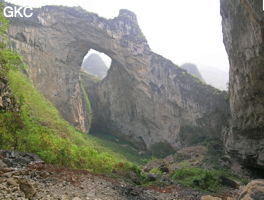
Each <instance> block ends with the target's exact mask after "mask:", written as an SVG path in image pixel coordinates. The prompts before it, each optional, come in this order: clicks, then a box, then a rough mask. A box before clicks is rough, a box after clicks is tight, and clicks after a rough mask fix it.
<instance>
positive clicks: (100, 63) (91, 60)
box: [81, 49, 112, 80]
mask: <svg viewBox="0 0 264 200" xmlns="http://www.w3.org/2000/svg"><path fill="white" fill-rule="evenodd" d="M111 63H112V59H111V58H110V57H109V56H108V55H106V54H104V53H102V52H99V51H96V50H94V49H90V50H89V51H88V52H87V54H86V55H85V56H84V58H83V62H82V68H81V69H82V71H84V72H86V73H89V74H91V75H93V76H95V77H97V78H98V79H100V80H102V79H104V78H105V77H106V75H107V72H108V70H109V69H110V66H111Z"/></svg>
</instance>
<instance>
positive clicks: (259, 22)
mask: <svg viewBox="0 0 264 200" xmlns="http://www.w3.org/2000/svg"><path fill="white" fill-rule="evenodd" d="M221 15H222V18H223V22H222V24H223V33H224V43H225V46H226V50H227V53H228V55H229V62H230V83H229V90H230V107H231V115H232V119H231V125H230V129H229V130H228V131H227V133H226V137H225V146H226V150H227V151H228V152H229V153H231V154H232V155H233V156H234V157H236V158H238V159H239V160H240V161H241V162H242V163H243V164H244V165H247V166H249V167H260V168H263V167H264V67H263V65H264V48H263V47H264V43H263V41H264V40H263V38H264V29H263V27H264V13H263V11H262V1H261V0H252V1H249V0H243V1H240V0H232V1H230V0H221Z"/></svg>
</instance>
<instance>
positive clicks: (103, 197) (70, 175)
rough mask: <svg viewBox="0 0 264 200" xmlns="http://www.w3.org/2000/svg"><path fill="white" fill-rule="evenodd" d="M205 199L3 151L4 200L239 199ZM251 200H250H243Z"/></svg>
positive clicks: (0, 186) (0, 179)
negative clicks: (136, 184) (142, 185)
mask: <svg viewBox="0 0 264 200" xmlns="http://www.w3.org/2000/svg"><path fill="white" fill-rule="evenodd" d="M255 184H257V185H258V188H259V187H263V185H261V183H260V182H256V183H255ZM253 188H254V187H253ZM262 189H263V188H262ZM247 190H250V191H253V190H252V186H248V188H247ZM234 194H235V193H234ZM203 195H206V194H202V193H200V192H197V191H194V190H191V189H187V188H183V187H180V186H177V185H174V186H168V187H162V188H160V187H140V186H135V185H131V184H129V183H127V182H125V181H124V180H122V179H117V178H110V177H107V176H104V175H96V174H92V173H89V172H87V171H85V170H72V169H66V168H61V167H57V166H53V165H48V164H45V163H44V162H42V161H41V160H40V159H39V158H38V157H37V156H35V155H33V154H28V153H17V152H12V151H0V200H27V199H30V200H31V199H32V200H40V199H43V200H44V199H45V200H55V199H56V200H200V199H202V200H232V199H235V198H231V196H232V195H231V194H229V197H227V196H226V195H222V196H221V195H220V196H218V197H212V196H203ZM247 195H249V196H250V194H248V193H247V194H245V195H244V196H247ZM259 195H261V194H259ZM261 197H263V196H260V198H261ZM260 198H259V200H260ZM247 199H250V198H245V199H243V200H247ZM262 199H263V198H262ZM255 200H256V199H255Z"/></svg>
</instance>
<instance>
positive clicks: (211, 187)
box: [171, 168, 245, 192]
mask: <svg viewBox="0 0 264 200" xmlns="http://www.w3.org/2000/svg"><path fill="white" fill-rule="evenodd" d="M171 177H172V179H174V180H175V181H176V182H177V183H179V184H181V185H183V186H187V187H192V188H196V189H198V190H204V191H209V192H217V191H219V190H220V189H221V188H222V187H223V186H222V185H221V181H220V177H227V178H229V179H231V180H236V181H240V182H243V183H244V182H245V180H244V179H241V178H240V177H238V176H235V175H234V174H232V173H230V172H229V171H225V170H215V169H204V168H182V169H178V170H176V171H175V172H174V173H172V174H171Z"/></svg>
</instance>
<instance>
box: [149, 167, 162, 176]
mask: <svg viewBox="0 0 264 200" xmlns="http://www.w3.org/2000/svg"><path fill="white" fill-rule="evenodd" d="M149 173H151V174H160V175H161V174H162V171H161V170H160V169H159V168H153V169H151V170H150V171H149Z"/></svg>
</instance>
